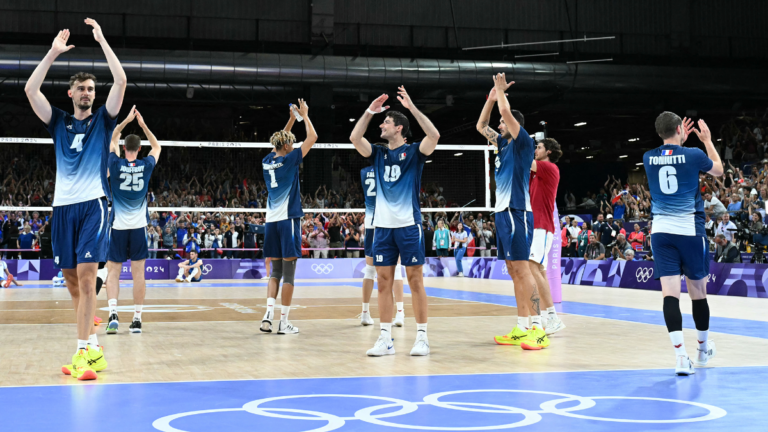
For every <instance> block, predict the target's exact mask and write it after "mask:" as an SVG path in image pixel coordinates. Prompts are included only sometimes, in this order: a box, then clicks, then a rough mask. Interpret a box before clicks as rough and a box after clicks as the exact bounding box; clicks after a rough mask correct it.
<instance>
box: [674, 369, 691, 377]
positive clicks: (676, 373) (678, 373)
mask: <svg viewBox="0 0 768 432" xmlns="http://www.w3.org/2000/svg"><path fill="white" fill-rule="evenodd" d="M695 373H696V371H695V370H690V371H680V372H678V371H675V375H677V376H689V375H693V374H695Z"/></svg>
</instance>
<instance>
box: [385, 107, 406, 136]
mask: <svg viewBox="0 0 768 432" xmlns="http://www.w3.org/2000/svg"><path fill="white" fill-rule="evenodd" d="M387 117H389V118H391V119H392V122H393V123H394V124H395V126H402V127H403V130H402V131H400V135H402V136H403V137H408V136H411V133H410V132H411V123H410V122H409V121H408V117H406V116H405V114H403V113H401V112H400V111H390V112H388V113H387Z"/></svg>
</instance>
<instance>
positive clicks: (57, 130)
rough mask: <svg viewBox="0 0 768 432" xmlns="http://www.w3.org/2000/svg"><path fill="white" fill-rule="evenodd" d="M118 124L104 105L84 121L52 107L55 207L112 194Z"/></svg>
mask: <svg viewBox="0 0 768 432" xmlns="http://www.w3.org/2000/svg"><path fill="white" fill-rule="evenodd" d="M115 123H116V119H112V118H110V117H109V113H108V112H107V108H106V107H103V106H102V107H101V108H99V109H97V110H96V112H95V113H93V114H91V116H90V117H88V118H86V119H84V120H77V119H76V118H75V117H74V116H73V115H72V114H69V113H67V112H64V111H62V110H60V109H58V108H54V107H51V121H50V123H48V133H50V134H51V138H53V145H54V147H55V148H56V191H55V193H54V195H53V206H54V207H57V206H64V205H69V204H77V203H81V202H86V201H91V200H94V199H97V198H101V197H103V196H109V189H108V187H107V170H106V165H107V155H108V154H109V143H110V141H111V140H112V131H114V130H115Z"/></svg>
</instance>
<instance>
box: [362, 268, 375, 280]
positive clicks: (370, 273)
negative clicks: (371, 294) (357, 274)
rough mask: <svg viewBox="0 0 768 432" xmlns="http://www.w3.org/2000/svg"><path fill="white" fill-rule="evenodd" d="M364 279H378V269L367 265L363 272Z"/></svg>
mask: <svg viewBox="0 0 768 432" xmlns="http://www.w3.org/2000/svg"><path fill="white" fill-rule="evenodd" d="M363 279H370V280H374V279H376V267H374V266H372V265H368V264H366V265H365V269H364V270H363Z"/></svg>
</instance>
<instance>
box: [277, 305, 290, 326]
mask: <svg viewBox="0 0 768 432" xmlns="http://www.w3.org/2000/svg"><path fill="white" fill-rule="evenodd" d="M290 311H291V307H290V306H280V321H282V322H287V321H288V313H289V312H290Z"/></svg>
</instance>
